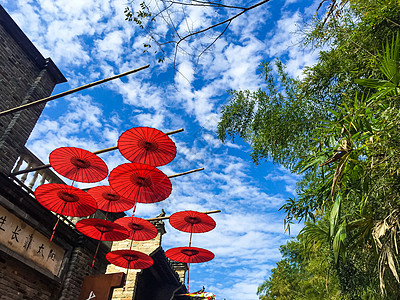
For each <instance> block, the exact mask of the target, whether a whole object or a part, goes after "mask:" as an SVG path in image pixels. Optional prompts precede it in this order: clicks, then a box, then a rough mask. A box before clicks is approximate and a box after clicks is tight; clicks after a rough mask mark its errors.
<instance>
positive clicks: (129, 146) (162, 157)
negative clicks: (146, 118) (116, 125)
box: [118, 127, 176, 167]
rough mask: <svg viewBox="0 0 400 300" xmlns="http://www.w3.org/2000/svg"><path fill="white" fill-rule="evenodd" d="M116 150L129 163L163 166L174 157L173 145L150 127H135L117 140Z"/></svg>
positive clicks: (166, 137)
mask: <svg viewBox="0 0 400 300" xmlns="http://www.w3.org/2000/svg"><path fill="white" fill-rule="evenodd" d="M118 149H119V151H120V152H121V154H122V155H123V156H124V157H125V158H126V159H127V160H129V161H131V162H138V163H142V164H148V165H151V166H155V167H158V166H163V165H166V164H167V163H169V162H171V161H172V160H173V159H174V158H175V156H176V146H175V143H174V142H173V141H172V140H171V139H170V137H169V136H167V135H166V134H165V133H163V132H161V131H160V130H158V129H155V128H150V127H135V128H132V129H129V130H127V131H125V132H124V133H123V134H121V136H120V137H119V139H118Z"/></svg>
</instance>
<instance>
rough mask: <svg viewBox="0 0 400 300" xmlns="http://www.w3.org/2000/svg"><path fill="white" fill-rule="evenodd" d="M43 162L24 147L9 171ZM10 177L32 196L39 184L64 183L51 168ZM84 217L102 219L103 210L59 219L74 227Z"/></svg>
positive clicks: (19, 169)
mask: <svg viewBox="0 0 400 300" xmlns="http://www.w3.org/2000/svg"><path fill="white" fill-rule="evenodd" d="M42 165H43V162H42V161H41V160H40V159H39V158H38V157H37V156H36V155H35V154H33V153H32V152H31V151H30V150H28V149H27V148H26V147H25V148H24V150H23V151H22V153H21V154H20V156H19V159H18V161H17V163H16V164H15V167H14V169H13V170H12V172H11V173H15V172H18V171H22V170H29V169H33V168H35V167H38V166H42ZM10 178H11V179H12V180H13V181H14V182H15V183H17V184H18V185H20V186H21V188H22V189H24V190H25V191H26V192H27V193H29V194H30V195H31V196H32V197H35V194H34V192H33V190H34V189H36V188H37V187H38V186H39V185H42V184H46V183H61V184H65V182H64V181H63V180H62V179H61V178H60V177H58V175H57V174H56V173H55V172H53V171H52V170H51V169H49V168H46V169H41V170H38V171H32V172H29V173H24V174H20V175H10ZM86 218H99V219H104V218H105V214H104V212H102V211H100V210H97V211H96V212H95V213H94V214H93V215H91V216H89V217H84V218H81V217H79V218H75V217H65V216H61V220H63V221H64V223H66V224H68V225H69V226H71V227H73V228H75V225H74V224H76V222H78V221H79V220H82V219H86Z"/></svg>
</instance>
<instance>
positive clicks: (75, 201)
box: [35, 183, 97, 217]
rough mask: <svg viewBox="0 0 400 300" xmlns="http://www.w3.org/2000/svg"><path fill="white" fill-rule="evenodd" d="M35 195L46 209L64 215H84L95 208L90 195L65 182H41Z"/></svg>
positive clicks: (94, 202) (92, 211)
mask: <svg viewBox="0 0 400 300" xmlns="http://www.w3.org/2000/svg"><path fill="white" fill-rule="evenodd" d="M35 197H36V200H37V201H38V202H39V203H40V204H42V205H43V206H44V207H46V208H47V209H48V210H51V211H53V212H55V213H58V214H62V215H65V216H70V217H86V216H89V215H91V214H93V213H94V212H95V211H96V210H97V204H96V200H94V199H93V197H92V196H90V195H89V194H88V193H85V192H84V191H82V190H80V189H78V188H75V187H73V186H69V185H66V184H59V183H48V184H42V185H40V186H38V187H37V188H36V190H35Z"/></svg>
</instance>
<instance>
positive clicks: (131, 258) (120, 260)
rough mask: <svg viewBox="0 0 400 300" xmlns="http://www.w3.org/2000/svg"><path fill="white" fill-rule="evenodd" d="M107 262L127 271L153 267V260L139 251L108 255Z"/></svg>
mask: <svg viewBox="0 0 400 300" xmlns="http://www.w3.org/2000/svg"><path fill="white" fill-rule="evenodd" d="M106 258H107V260H108V261H109V262H110V263H112V264H113V265H116V266H119V267H122V268H126V269H147V268H150V267H151V266H152V265H153V259H152V258H151V257H150V256H148V255H147V254H144V253H142V252H139V251H134V250H116V251H111V252H109V253H107V255H106Z"/></svg>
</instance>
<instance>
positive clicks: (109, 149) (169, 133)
mask: <svg viewBox="0 0 400 300" xmlns="http://www.w3.org/2000/svg"><path fill="white" fill-rule="evenodd" d="M183 130H184V129H183V128H181V129H177V130H174V131H170V132H167V133H166V135H171V134H175V133H178V132H182V131H183ZM116 149H118V146H114V147H110V148H106V149H102V150H98V151H95V152H93V153H94V154H101V153H105V152H109V151H113V150H116Z"/></svg>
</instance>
